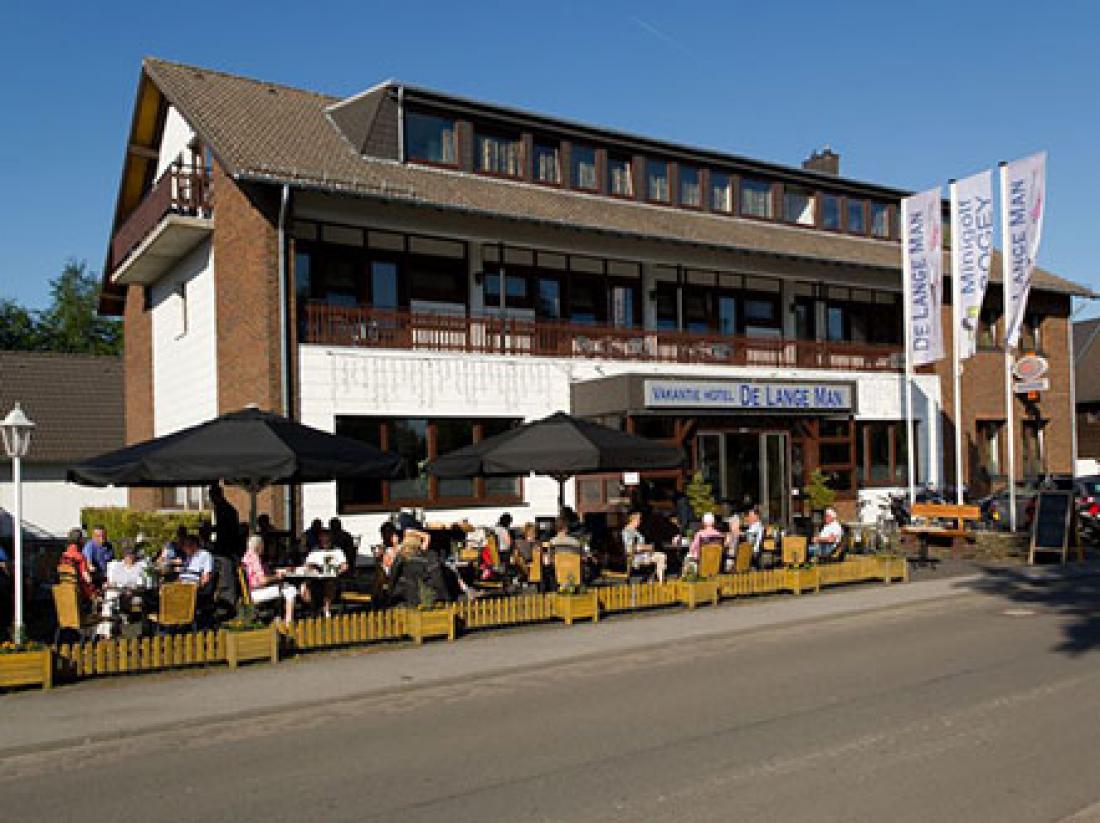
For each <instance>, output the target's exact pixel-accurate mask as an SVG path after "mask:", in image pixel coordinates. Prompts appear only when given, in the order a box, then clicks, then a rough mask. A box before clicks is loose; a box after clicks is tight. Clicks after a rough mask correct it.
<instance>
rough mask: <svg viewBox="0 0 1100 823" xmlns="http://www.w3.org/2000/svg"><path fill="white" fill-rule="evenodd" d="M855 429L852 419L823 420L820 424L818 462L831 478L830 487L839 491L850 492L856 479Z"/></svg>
mask: <svg viewBox="0 0 1100 823" xmlns="http://www.w3.org/2000/svg"><path fill="white" fill-rule="evenodd" d="M853 429H854V426H853V425H852V421H850V420H822V421H821V423H820V424H819V430H818V431H819V435H820V436H819V438H818V463H819V465H820V467H821V471H822V472H823V473H824V474H825V475H826V476H827V477H828V478H829V480H828V485H829V487H830V488H832V489H835V490H836V491H838V492H844V493H850V492H851V491H852V482H853V480H854V479H855V478H854V475H855V472H854V469H855V466H854V465H853V463H852V446H853V443H852V435H853Z"/></svg>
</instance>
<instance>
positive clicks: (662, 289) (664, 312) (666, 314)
mask: <svg viewBox="0 0 1100 823" xmlns="http://www.w3.org/2000/svg"><path fill="white" fill-rule="evenodd" d="M655 308H656V310H657V311H656V313H657V328H658V329H660V330H662V331H675V330H676V329H678V328H679V327H680V326H679V323H680V321H679V309H678V308H677V301H676V286H674V285H672V284H671V283H660V284H658V286H657V300H656V307H655Z"/></svg>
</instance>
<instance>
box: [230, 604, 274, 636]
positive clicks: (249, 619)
mask: <svg viewBox="0 0 1100 823" xmlns="http://www.w3.org/2000/svg"><path fill="white" fill-rule="evenodd" d="M222 628H223V629H225V630H226V631H227V632H251V631H256V630H257V629H264V628H267V626H266V625H264V623H263V621H262V620H260V619H259V618H258V617H256V607H255V606H253V605H252V604H251V603H244V604H242V605H241V607H240V609H238V610H237V616H236V617H234V618H233V619H232V620H227V621H226V622H224V623H222Z"/></svg>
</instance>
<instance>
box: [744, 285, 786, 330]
mask: <svg viewBox="0 0 1100 823" xmlns="http://www.w3.org/2000/svg"><path fill="white" fill-rule="evenodd" d="M742 303H743V305H744V309H743V311H744V314H745V324H744V326H745V334H746V335H748V336H749V337H773V336H775V334H776V333H777V332H778V331H779V298H778V297H773V296H772V295H764V294H754V295H752V296H749V297H746V298H745V299H744V300H743V301H742Z"/></svg>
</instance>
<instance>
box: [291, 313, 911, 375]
mask: <svg viewBox="0 0 1100 823" xmlns="http://www.w3.org/2000/svg"><path fill="white" fill-rule="evenodd" d="M301 329H302V335H301V342H302V343H315V344H321V345H329V346H355V347H362V348H374V349H401V350H405V351H434V352H464V353H468V354H503V355H513V356H523V355H527V356H532V357H565V358H590V359H594V360H628V361H647V362H656V363H693V364H701V365H723V366H754V367H759V368H772V369H783V368H796V369H830V370H845V371H880V372H893V371H899V370H900V369H902V368H903V367H904V361H903V356H902V350H901V347H900V346H882V345H868V344H859V343H831V342H825V341H820V340H791V339H788V338H782V337H730V336H721V335H711V334H694V333H689V332H677V331H656V330H649V329H622V328H612V327H609V326H586V325H576V324H571V323H564V322H559V321H545V320H528V319H517V318H500V317H488V316H486V317H467V316H463V315H445V314H433V313H420V312H409V311H401V310H396V311H395V310H391V309H374V308H370V307H366V306H355V307H344V306H330V305H327V304H323V303H308V304H306V305H305V306H304V307H303V312H302V317H301Z"/></svg>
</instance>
